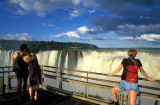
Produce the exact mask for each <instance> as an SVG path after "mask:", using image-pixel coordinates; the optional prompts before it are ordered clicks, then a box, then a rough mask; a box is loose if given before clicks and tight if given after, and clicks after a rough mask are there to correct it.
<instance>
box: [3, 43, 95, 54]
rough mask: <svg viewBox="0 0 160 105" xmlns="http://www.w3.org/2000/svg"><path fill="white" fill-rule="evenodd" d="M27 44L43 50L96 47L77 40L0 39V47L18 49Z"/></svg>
mask: <svg viewBox="0 0 160 105" xmlns="http://www.w3.org/2000/svg"><path fill="white" fill-rule="evenodd" d="M23 43H25V44H27V45H28V47H29V48H30V49H31V50H32V51H34V52H38V51H40V50H41V51H44V50H69V49H73V48H74V49H76V48H81V49H98V47H97V46H96V45H93V44H88V43H77V42H55V41H18V40H0V49H2V50H19V46H20V45H21V44H23Z"/></svg>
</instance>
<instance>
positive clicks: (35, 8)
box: [0, 0, 160, 48]
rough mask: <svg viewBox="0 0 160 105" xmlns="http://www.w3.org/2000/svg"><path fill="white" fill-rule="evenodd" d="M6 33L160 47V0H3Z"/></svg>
mask: <svg viewBox="0 0 160 105" xmlns="http://www.w3.org/2000/svg"><path fill="white" fill-rule="evenodd" d="M0 39H6V40H30V41H56V42H80V43H91V44H95V45H97V46H98V47H100V48H129V47H156V48H160V0H1V1H0Z"/></svg>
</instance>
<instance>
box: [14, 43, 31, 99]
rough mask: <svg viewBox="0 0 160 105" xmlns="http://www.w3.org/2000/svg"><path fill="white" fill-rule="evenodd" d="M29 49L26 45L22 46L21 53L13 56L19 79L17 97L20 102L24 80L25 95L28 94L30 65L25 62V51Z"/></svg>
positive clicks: (15, 70)
mask: <svg viewBox="0 0 160 105" xmlns="http://www.w3.org/2000/svg"><path fill="white" fill-rule="evenodd" d="M25 49H27V45H26V44H22V45H21V46H20V51H18V52H15V53H14V54H13V56H12V64H13V66H14V67H13V68H14V69H13V71H14V72H15V74H16V77H17V95H18V101H19V102H21V87H22V80H23V94H25V93H26V88H27V79H28V74H29V71H28V64H27V63H26V62H24V60H23V59H24V53H23V52H24V50H25Z"/></svg>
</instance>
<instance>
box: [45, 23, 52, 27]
mask: <svg viewBox="0 0 160 105" xmlns="http://www.w3.org/2000/svg"><path fill="white" fill-rule="evenodd" d="M42 26H49V27H54V25H53V24H50V23H48V24H46V23H42Z"/></svg>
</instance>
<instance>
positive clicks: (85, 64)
mask: <svg viewBox="0 0 160 105" xmlns="http://www.w3.org/2000/svg"><path fill="white" fill-rule="evenodd" d="M127 51H128V49H122V48H121V49H120V48H119V49H111V48H109V49H98V50H77V51H75V50H69V51H66V50H64V51H63V50H62V51H58V50H52V51H43V52H39V53H37V54H36V55H37V58H38V61H39V64H40V65H48V66H55V67H60V68H68V69H74V70H83V71H91V72H98V73H106V74H108V73H111V72H113V71H115V70H116V69H117V68H118V66H119V65H120V64H121V62H122V60H123V59H124V58H128V56H127ZM137 51H138V54H137V56H136V58H137V59H140V61H141V62H142V65H143V69H144V71H145V72H146V73H147V75H148V76H149V77H152V78H154V79H156V80H160V59H159V58H160V49H153V48H143V49H142V48H141V49H140V48H138V49H137ZM13 53H14V51H2V50H0V66H10V65H11V64H12V60H11V58H12V55H13ZM121 74H122V70H121V71H120V72H119V73H117V75H121ZM80 75H82V76H86V75H85V74H80ZM138 75H139V77H141V78H144V77H143V75H142V74H141V73H140V72H139V73H138ZM89 76H90V77H94V78H101V79H107V80H117V81H120V78H118V79H117V78H108V77H107V76H96V75H89ZM50 81H52V80H47V81H46V82H48V83H52V82H50ZM89 82H96V81H89ZM98 83H100V82H98ZM139 83H140V84H142V85H143V84H145V85H147V86H153V87H158V88H160V84H159V83H151V82H141V81H140V82H139ZM101 84H103V85H104V84H106V83H104V82H102V83H101ZM51 85H52V84H51ZM107 85H111V86H115V84H107ZM63 86H65V85H63ZM143 91H144V92H145V91H146V92H150V93H156V94H160V92H157V91H150V90H145V89H144V90H143ZM102 93H103V92H102ZM141 103H143V102H141ZM152 103H154V102H152ZM144 105H145V104H144Z"/></svg>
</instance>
